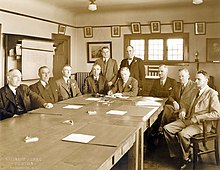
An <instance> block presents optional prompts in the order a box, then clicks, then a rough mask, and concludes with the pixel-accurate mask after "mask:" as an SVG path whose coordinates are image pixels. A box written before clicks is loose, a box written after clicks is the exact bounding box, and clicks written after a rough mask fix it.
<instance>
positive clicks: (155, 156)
mask: <svg viewBox="0 0 220 170" xmlns="http://www.w3.org/2000/svg"><path fill="white" fill-rule="evenodd" d="M158 139H159V140H157V139H156V140H155V138H153V137H150V144H149V147H148V150H147V151H148V152H146V154H145V160H144V170H148V169H149V170H177V169H180V168H179V167H180V164H178V162H177V161H173V160H171V159H170V158H169V154H168V148H167V144H166V141H165V139H164V137H163V136H161V137H159V138H158ZM208 146H212V143H208ZM112 169H113V170H127V169H128V167H127V155H125V156H124V157H123V158H122V159H121V160H120V162H118V164H116V166H115V167H113V168H112ZM187 169H189V170H190V169H192V163H191V164H190V165H189V167H188V168H187ZM197 169H198V170H219V169H220V166H217V165H216V163H215V156H214V153H210V154H206V155H202V161H200V162H199V163H198V167H197Z"/></svg>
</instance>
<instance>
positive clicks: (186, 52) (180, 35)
mask: <svg viewBox="0 0 220 170" xmlns="http://www.w3.org/2000/svg"><path fill="white" fill-rule="evenodd" d="M172 38H173V39H174V38H183V60H167V58H168V53H167V39H172ZM138 39H144V40H145V47H146V48H145V50H144V51H145V54H144V62H146V63H147V64H176V63H183V62H189V33H163V34H141V35H134V34H125V35H124V58H126V47H127V46H128V45H129V44H130V40H138ZM149 39H163V40H164V51H163V60H148V40H149Z"/></svg>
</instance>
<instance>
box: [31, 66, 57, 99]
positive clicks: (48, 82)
mask: <svg viewBox="0 0 220 170" xmlns="http://www.w3.org/2000/svg"><path fill="white" fill-rule="evenodd" d="M38 76H39V77H40V80H39V81H38V82H37V83H35V84H32V85H31V86H30V89H31V90H32V91H33V92H35V93H37V94H38V95H40V96H41V97H42V98H43V99H44V100H45V101H47V102H50V103H56V102H58V87H57V84H56V82H55V81H54V80H53V79H51V78H50V69H49V68H48V67H47V66H42V67H40V68H39V69H38Z"/></svg>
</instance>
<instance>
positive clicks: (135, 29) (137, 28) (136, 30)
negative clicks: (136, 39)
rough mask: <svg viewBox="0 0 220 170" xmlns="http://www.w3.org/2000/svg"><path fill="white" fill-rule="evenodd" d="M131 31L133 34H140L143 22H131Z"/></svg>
mask: <svg viewBox="0 0 220 170" xmlns="http://www.w3.org/2000/svg"><path fill="white" fill-rule="evenodd" d="M131 32H132V34H140V33H141V23H140V22H133V23H131Z"/></svg>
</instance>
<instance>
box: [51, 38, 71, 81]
mask: <svg viewBox="0 0 220 170" xmlns="http://www.w3.org/2000/svg"><path fill="white" fill-rule="evenodd" d="M52 39H53V41H54V46H55V47H56V50H55V55H54V58H53V77H54V78H55V79H59V78H60V77H62V69H63V67H64V66H65V65H67V64H70V36H67V35H62V34H52Z"/></svg>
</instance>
